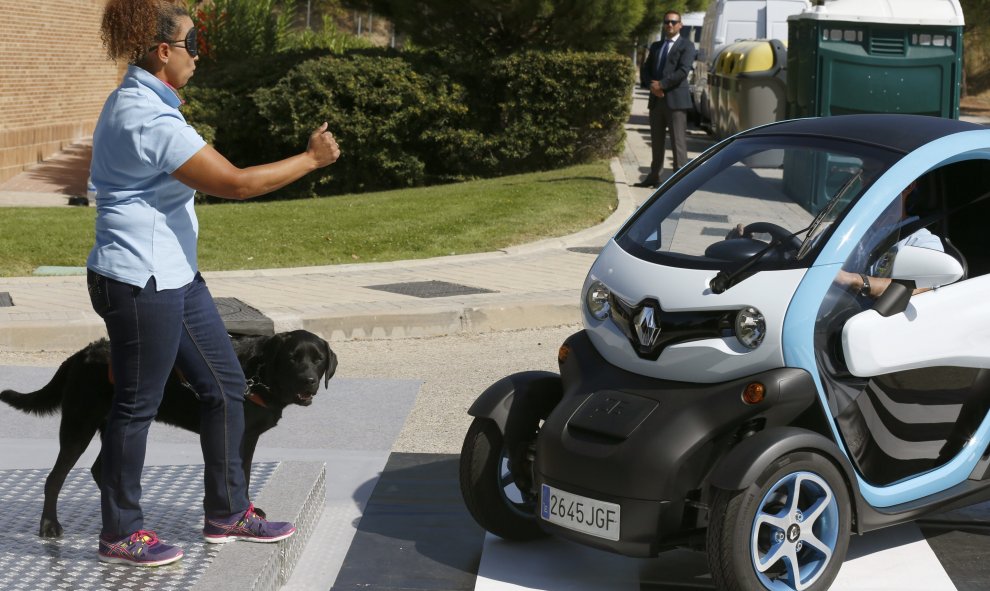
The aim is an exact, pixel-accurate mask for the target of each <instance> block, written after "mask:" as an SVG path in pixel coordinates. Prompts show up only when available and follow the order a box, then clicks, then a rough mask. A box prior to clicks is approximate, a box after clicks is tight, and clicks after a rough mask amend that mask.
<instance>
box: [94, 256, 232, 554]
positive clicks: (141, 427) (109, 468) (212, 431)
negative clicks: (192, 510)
mask: <svg viewBox="0 0 990 591" xmlns="http://www.w3.org/2000/svg"><path fill="white" fill-rule="evenodd" d="M87 279H88V284H89V295H90V299H91V301H92V304H93V309H94V310H96V313H97V314H99V315H100V316H101V317H102V318H103V320H104V322H106V326H107V333H108V334H109V336H110V358H111V366H112V371H113V377H114V397H113V405H112V407H111V409H110V414H109V416H108V417H107V422H106V426H105V428H104V430H103V450H102V452H101V454H102V464H103V466H102V474H101V476H102V480H103V482H102V486H101V505H102V512H103V530H102V532H101V535H103V536H104V537H105V538H108V539H110V538H114V539H115V538H119V537H123V536H125V535H128V534H131V533H133V532H135V531H137V530H140V529H143V528H144V517H143V514H142V512H141V506H140V503H139V502H140V499H141V471H142V470H143V468H144V456H145V448H146V446H147V439H148V428H149V427H150V426H151V423H152V421H154V419H155V415H156V414H157V412H158V406H159V404H160V403H161V401H162V395H163V393H164V389H165V382H166V380H168V377H169V374H170V373H171V372H172V367H173V366H175V367H178V368H179V370H180V371H181V372H182V374H183V376H184V377H185V379H186V381H188V382H189V384H190V385H192V387H193V389H194V390H195V391H196V393H197V395H198V397H199V399H200V445H201V447H202V449H203V460H204V463H205V465H206V470H205V484H206V495H205V499H204V503H203V504H204V507H205V509H206V515H207V516H208V517H224V516H227V515H232V514H234V513H242V512H244V511H245V510H247V507H248V495H247V487H246V486H245V482H244V468H243V465H242V462H241V455H240V446H241V439H242V438H243V435H244V390H245V380H244V373H243V371H242V370H241V366H240V363H239V362H238V361H237V355H236V354H235V353H234V348H233V346H232V345H231V342H230V337H229V336H228V335H227V329H226V328H225V327H224V324H223V320H222V319H221V318H220V313H219V312H218V311H217V308H216V305H215V304H214V302H213V297H212V296H211V295H210V291H209V289H208V288H207V287H206V282H205V281H204V280H203V278H202V276H200V275H199V274H198V273H197V274H196V277H195V279H193V281H192V282H191V283H189V284H187V285H185V286H183V287H180V288H178V289H163V290H161V291H159V290H158V289H156V285H155V278H154V277H152V278H151V279H150V280H149V281H148V284H147V285H145V286H144V287H143V288H141V287H136V286H133V285H128V284H126V283H121V282H119V281H115V280H113V279H110V278H108V277H104V276H103V275H100V274H98V273H95V272H93V271H89V273H88V277H87Z"/></svg>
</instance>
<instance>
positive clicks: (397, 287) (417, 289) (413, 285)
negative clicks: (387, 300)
mask: <svg viewBox="0 0 990 591" xmlns="http://www.w3.org/2000/svg"><path fill="white" fill-rule="evenodd" d="M365 287H366V288H367V289H377V290H378V291H387V292H390V293H397V294H400V295H407V296H413V297H416V298H445V297H450V296H459V295H471V294H475V293H495V292H494V291H492V290H490V289H483V288H480V287H471V286H470V285H461V284H459V283H448V282H446V281H411V282H409V283H388V284H385V285H366V286H365Z"/></svg>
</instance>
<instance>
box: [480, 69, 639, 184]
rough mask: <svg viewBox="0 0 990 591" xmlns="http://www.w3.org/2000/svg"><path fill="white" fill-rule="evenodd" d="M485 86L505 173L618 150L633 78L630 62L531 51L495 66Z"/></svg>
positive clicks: (611, 153) (538, 167)
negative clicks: (494, 110)
mask: <svg viewBox="0 0 990 591" xmlns="http://www.w3.org/2000/svg"><path fill="white" fill-rule="evenodd" d="M488 81H489V82H490V83H491V84H492V85H493V88H492V89H491V95H492V96H496V97H498V110H499V130H498V132H497V136H498V155H499V160H500V163H501V169H502V170H503V171H504V172H515V171H528V170H539V169H545V168H556V167H559V166H564V165H570V164H575V163H580V162H589V161H591V160H595V159H598V158H604V157H609V156H613V155H615V154H617V153H619V152H620V151H621V149H622V143H623V140H624V139H625V129H624V127H623V126H624V124H625V122H626V121H627V120H628V118H629V108H630V100H629V92H630V88H631V87H632V85H633V81H634V80H633V70H632V67H631V66H630V63H629V60H628V59H627V58H625V57H623V56H619V55H617V54H611V53H566V52H556V53H544V52H526V53H522V54H517V55H514V56H511V57H508V58H506V59H502V60H498V61H496V62H495V63H494V64H493V67H492V72H491V77H490V78H489V79H488ZM485 94H488V93H485Z"/></svg>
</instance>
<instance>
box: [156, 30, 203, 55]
mask: <svg viewBox="0 0 990 591" xmlns="http://www.w3.org/2000/svg"><path fill="white" fill-rule="evenodd" d="M198 39H199V36H198V34H197V33H196V27H193V28H191V29H189V32H188V33H186V38H185V39H177V40H175V41H163V42H162V43H168V44H169V45H178V46H179V47H181V48H183V49H185V50H186V52H187V53H188V54H189V57H196V56H197V55H199V42H198ZM157 48H158V46H157V45H155V46H153V47H152V48H151V49H149V50H148V51H154V50H155V49H157Z"/></svg>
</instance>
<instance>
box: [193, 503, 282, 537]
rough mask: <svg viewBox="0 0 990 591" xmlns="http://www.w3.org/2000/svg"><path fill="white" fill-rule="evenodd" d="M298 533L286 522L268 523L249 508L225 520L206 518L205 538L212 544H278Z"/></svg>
mask: <svg viewBox="0 0 990 591" xmlns="http://www.w3.org/2000/svg"><path fill="white" fill-rule="evenodd" d="M294 533H296V528H295V526H294V525H292V524H291V523H288V522H285V521H267V520H266V519H265V518H264V517H262V516H261V515H259V514H258V513H257V512H255V510H254V505H253V504H251V505H249V506H248V508H247V511H245V512H244V514H243V515H231V516H230V517H223V518H211V517H207V518H206V527H204V528H203V538H204V539H206V541H207V542H209V543H211V544H224V543H226V542H233V541H234V540H245V541H248V542H277V541H279V540H284V539H285V538H287V537H289V536H291V535H292V534H294Z"/></svg>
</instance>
